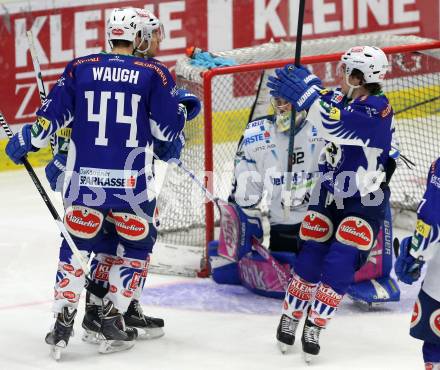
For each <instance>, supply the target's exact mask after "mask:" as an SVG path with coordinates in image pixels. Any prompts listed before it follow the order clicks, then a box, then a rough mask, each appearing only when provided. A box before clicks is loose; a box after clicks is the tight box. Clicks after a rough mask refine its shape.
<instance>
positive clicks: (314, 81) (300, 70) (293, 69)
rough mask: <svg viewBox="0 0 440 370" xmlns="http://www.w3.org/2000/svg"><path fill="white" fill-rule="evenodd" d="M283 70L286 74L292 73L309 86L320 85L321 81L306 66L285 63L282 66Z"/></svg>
mask: <svg viewBox="0 0 440 370" xmlns="http://www.w3.org/2000/svg"><path fill="white" fill-rule="evenodd" d="M283 70H284V71H285V72H287V73H288V74H293V75H295V76H296V77H298V78H299V79H300V80H303V82H304V83H305V84H306V85H307V86H309V87H311V86H317V87H319V88H321V86H322V82H321V80H320V79H319V77H318V76H316V75H314V74H313V73H311V72H310V71H309V70H308V69H307V68H306V67H304V66H302V65H299V66H295V65H294V64H287V65H286V66H284V68H283Z"/></svg>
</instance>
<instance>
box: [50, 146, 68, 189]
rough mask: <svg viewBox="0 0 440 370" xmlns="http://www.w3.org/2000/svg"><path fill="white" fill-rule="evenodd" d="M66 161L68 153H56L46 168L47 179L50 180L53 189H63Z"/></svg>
mask: <svg viewBox="0 0 440 370" xmlns="http://www.w3.org/2000/svg"><path fill="white" fill-rule="evenodd" d="M66 161H67V155H66V154H56V155H55V156H54V157H53V159H52V160H51V161H50V162H49V163H48V164H47V166H46V168H45V169H44V171H45V172H46V178H47V181H49V185H50V188H51V189H52V190H53V191H61V189H62V188H63V182H64V172H65V171H66ZM60 176H61V177H60Z"/></svg>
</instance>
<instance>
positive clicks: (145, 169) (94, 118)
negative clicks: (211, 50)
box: [32, 54, 185, 207]
mask: <svg viewBox="0 0 440 370" xmlns="http://www.w3.org/2000/svg"><path fill="white" fill-rule="evenodd" d="M176 91H177V88H176V85H175V82H174V79H173V78H172V76H171V75H170V73H169V71H168V69H167V68H166V67H165V66H164V65H162V64H161V63H160V62H158V61H156V60H154V59H149V60H144V59H142V58H137V57H132V56H128V55H116V54H94V55H89V56H86V57H82V58H78V59H75V60H73V61H72V62H70V63H69V64H68V65H67V67H66V69H65V71H64V73H63V75H62V76H61V78H60V79H59V80H58V82H57V83H56V85H55V86H54V88H53V89H52V90H51V92H50V93H49V95H48V97H47V99H46V100H45V101H44V103H43V105H42V106H41V108H40V109H39V110H38V111H37V116H38V120H37V122H36V123H35V124H34V125H33V127H32V135H33V137H32V144H33V145H34V146H35V147H37V148H41V147H44V146H46V145H47V144H48V140H49V137H50V136H51V135H52V134H54V133H55V132H56V131H57V130H58V129H60V128H62V127H65V126H68V125H71V128H72V132H71V143H70V147H69V154H68V160H67V166H66V171H68V172H69V171H73V172H72V174H71V175H70V176H67V178H68V179H69V180H70V183H69V187H68V189H67V190H68V193H69V194H66V196H68V197H69V199H71V200H72V197H74V198H75V200H74V201H75V203H79V204H85V199H86V198H88V199H90V198H91V197H90V195H91V196H92V198H94V199H95V200H96V201H99V199H98V198H100V199H101V200H102V201H101V203H102V204H101V205H104V206H107V207H118V206H126V203H127V199H126V198H124V197H125V196H127V195H128V196H130V195H131V196H135V195H136V194H139V193H141V192H144V191H145V190H147V194H144V197H143V199H144V200H145V198H147V199H150V200H151V197H154V195H155V194H154V191H153V193H152V194H151V192H150V194H149V193H148V191H149V190H151V189H149V183H150V182H152V181H153V178H154V170H153V166H152V160H153V152H152V149H153V140H154V138H156V139H158V140H161V141H173V140H174V139H175V138H176V137H177V136H178V135H179V134H180V132H181V130H182V129H183V126H184V124H185V112H184V110H183V109H181V108H180V106H179V104H178V100H177V97H176ZM68 175H69V173H68ZM103 190H104V192H103ZM72 194H73V195H72ZM86 205H91V204H86ZM93 205H96V204H93Z"/></svg>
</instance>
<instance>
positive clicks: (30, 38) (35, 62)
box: [26, 31, 55, 154]
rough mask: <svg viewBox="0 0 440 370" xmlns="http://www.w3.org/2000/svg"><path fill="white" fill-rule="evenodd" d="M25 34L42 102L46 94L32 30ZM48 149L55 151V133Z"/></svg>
mask: <svg viewBox="0 0 440 370" xmlns="http://www.w3.org/2000/svg"><path fill="white" fill-rule="evenodd" d="M26 36H27V39H28V45H29V51H30V53H31V57H32V64H33V65H34V72H35V79H36V80H37V87H38V94H39V95H40V101H41V103H43V101H44V100H45V99H46V96H47V95H46V89H45V87H44V82H43V75H42V73H41V68H40V62H39V61H38V56H37V51H36V50H35V43H34V35H33V33H32V31H27V32H26ZM50 149H51V151H52V154H54V153H55V134H53V135H52V136H51V137H50Z"/></svg>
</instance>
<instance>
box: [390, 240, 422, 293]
mask: <svg viewBox="0 0 440 370" xmlns="http://www.w3.org/2000/svg"><path fill="white" fill-rule="evenodd" d="M411 239H412V237H411V236H409V237H406V238H405V239H403V240H402V241H401V242H400V247H399V256H398V257H397V259H396V262H395V264H394V270H395V272H396V275H397V277H398V278H399V280H401V281H402V282H404V283H405V284H409V285H411V284H412V283H414V282H415V281H417V280H418V279H419V278H420V273H421V270H422V266H423V265H424V264H425V262H424V261H423V260H419V259H416V258H414V257H413V256H411V254H410V253H409V250H410V249H411Z"/></svg>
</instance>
